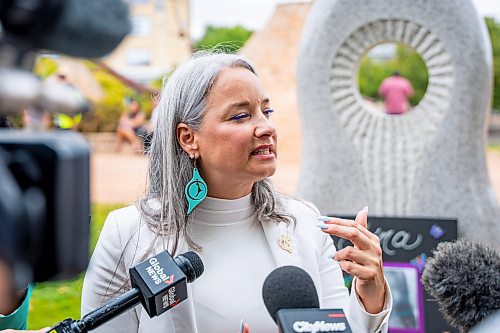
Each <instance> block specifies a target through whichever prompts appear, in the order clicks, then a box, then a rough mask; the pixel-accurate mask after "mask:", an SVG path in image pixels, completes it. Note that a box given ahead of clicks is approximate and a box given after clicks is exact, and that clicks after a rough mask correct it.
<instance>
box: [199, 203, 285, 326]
mask: <svg viewBox="0 0 500 333" xmlns="http://www.w3.org/2000/svg"><path fill="white" fill-rule="evenodd" d="M192 235H193V238H194V241H195V242H196V243H198V244H199V245H201V246H202V247H203V252H202V253H200V257H201V258H202V260H203V263H204V266H205V272H204V273H203V275H202V276H201V277H200V278H199V279H197V280H196V281H195V282H194V283H193V284H192V288H193V295H196V297H195V298H194V310H195V313H196V326H197V328H198V332H199V333H220V332H235V333H236V332H238V331H239V327H240V322H241V320H242V319H243V320H244V321H245V322H246V323H247V324H248V325H249V326H250V327H251V330H252V331H253V332H276V331H277V327H276V324H275V323H274V322H273V320H272V318H271V316H270V315H269V313H268V312H267V309H266V307H265V305H264V301H263V299H262V284H263V283H264V280H265V278H266V277H267V275H268V274H269V273H270V272H271V271H272V270H273V269H274V268H276V263H275V261H274V259H273V256H272V253H271V250H270V248H269V244H268V242H267V240H266V236H265V234H264V230H263V229H262V225H261V224H260V222H258V221H256V220H255V215H254V214H253V208H252V205H251V197H250V195H247V196H245V197H243V198H241V199H237V200H223V199H215V198H210V197H207V198H205V200H203V202H201V203H200V204H199V205H198V207H197V208H196V210H195V213H194V223H193V225H192ZM256 258H258V260H256ZM249 277H250V278H249ZM242 281H245V282H244V284H242ZM214 289H216V290H217V291H215V292H214Z"/></svg>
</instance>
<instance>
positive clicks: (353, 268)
mask: <svg viewBox="0 0 500 333" xmlns="http://www.w3.org/2000/svg"><path fill="white" fill-rule="evenodd" d="M339 266H340V268H341V269H342V270H343V271H345V272H347V273H349V274H351V275H352V276H355V277H357V278H358V279H360V280H361V281H373V280H375V279H376V278H377V276H378V275H379V274H380V272H379V270H378V269H377V267H376V266H363V265H360V264H358V263H356V262H354V261H349V260H340V261H339Z"/></svg>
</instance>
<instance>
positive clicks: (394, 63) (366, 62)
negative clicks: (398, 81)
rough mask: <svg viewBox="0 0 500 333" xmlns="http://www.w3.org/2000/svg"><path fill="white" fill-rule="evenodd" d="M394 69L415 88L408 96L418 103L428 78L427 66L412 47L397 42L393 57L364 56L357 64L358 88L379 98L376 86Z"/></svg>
mask: <svg viewBox="0 0 500 333" xmlns="http://www.w3.org/2000/svg"><path fill="white" fill-rule="evenodd" d="M394 71H399V72H400V73H401V75H402V76H404V77H406V78H407V79H409V80H410V81H411V83H412V85H413V88H414V90H415V95H414V96H413V97H411V98H410V103H411V104H412V105H416V104H418V102H420V100H421V99H422V97H423V96H424V94H425V90H426V89H427V84H428V80H429V73H428V72H427V67H426V66H425V63H424V61H423V59H422V58H421V57H420V55H419V54H418V53H417V52H416V51H415V50H414V49H412V48H410V47H408V46H406V45H403V44H398V45H397V47H396V52H395V55H394V57H392V58H390V59H387V60H381V59H374V58H371V57H369V56H365V57H364V58H363V59H362V60H361V63H360V65H359V71H358V82H359V90H360V92H361V94H362V95H363V96H365V97H369V98H372V99H377V100H378V99H381V97H380V96H378V88H379V86H380V84H381V83H382V81H383V80H384V79H385V78H386V77H388V76H390V75H391V74H392V73H393V72H394Z"/></svg>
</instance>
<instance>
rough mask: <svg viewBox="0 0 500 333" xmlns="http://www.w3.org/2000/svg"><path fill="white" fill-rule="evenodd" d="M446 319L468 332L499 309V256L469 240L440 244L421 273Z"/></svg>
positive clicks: (425, 284)
mask: <svg viewBox="0 0 500 333" xmlns="http://www.w3.org/2000/svg"><path fill="white" fill-rule="evenodd" d="M422 284H423V285H424V287H425V289H426V290H427V292H429V294H430V295H431V296H432V297H434V298H435V299H436V301H437V303H438V305H439V309H440V311H441V313H442V314H443V316H444V319H445V320H446V321H447V322H448V323H449V324H450V325H452V326H454V327H456V328H458V329H460V330H461V331H465V332H467V331H469V329H470V328H472V327H474V326H475V325H476V324H478V323H479V322H480V321H481V320H483V319H484V318H486V317H487V316H488V315H489V314H490V313H493V312H494V311H495V310H498V309H500V253H499V252H496V251H495V250H494V249H493V248H491V247H489V246H488V245H486V244H480V243H473V242H471V241H467V240H464V239H462V240H458V241H456V242H453V243H452V242H444V243H440V244H438V246H437V248H436V250H435V251H434V256H433V257H432V258H429V259H428V261H427V263H426V265H425V269H424V272H423V274H422Z"/></svg>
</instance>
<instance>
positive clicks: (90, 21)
mask: <svg viewBox="0 0 500 333" xmlns="http://www.w3.org/2000/svg"><path fill="white" fill-rule="evenodd" d="M0 20H1V22H2V26H3V28H4V30H5V31H6V32H8V33H9V34H10V35H12V36H15V37H17V38H18V39H20V40H21V41H23V42H25V43H26V44H29V45H32V46H33V47H35V48H38V49H47V50H51V51H55V52H60V53H65V54H67V55H69V56H74V57H85V58H95V57H102V56H104V55H106V54H108V53H110V52H111V51H112V50H113V49H114V48H115V47H116V46H118V44H119V43H120V42H121V41H122V39H123V38H124V37H125V36H126V35H127V34H128V33H129V32H130V29H131V23H130V19H129V11H128V6H127V4H126V3H125V1H123V0H87V1H81V0H31V1H26V0H0Z"/></svg>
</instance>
